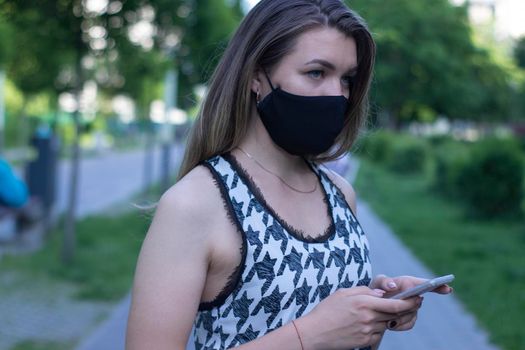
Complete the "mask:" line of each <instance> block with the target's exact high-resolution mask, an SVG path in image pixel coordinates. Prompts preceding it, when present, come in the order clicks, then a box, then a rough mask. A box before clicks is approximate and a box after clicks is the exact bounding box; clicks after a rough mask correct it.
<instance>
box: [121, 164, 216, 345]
mask: <svg viewBox="0 0 525 350" xmlns="http://www.w3.org/2000/svg"><path fill="white" fill-rule="evenodd" d="M202 171H207V170H205V169H204V170H203V169H201V170H199V171H197V176H196V177H197V179H193V180H190V181H187V180H186V181H185V180H182V181H181V182H179V184H177V185H176V186H174V187H172V188H171V189H170V190H169V191H168V192H166V193H165V194H164V196H163V197H162V198H161V200H160V202H159V204H158V207H157V210H156V213H155V216H154V219H153V222H152V224H151V227H150V229H149V231H148V233H147V236H146V239H145V240H144V243H143V246H142V249H141V252H140V256H139V259H138V263H137V269H136V273H135V281H134V287H133V298H132V306H131V310H130V316H129V321H128V330H127V336H126V349H128V350H136V349H156V350H162V349H166V350H167V349H170V350H171V349H185V346H186V342H187V339H188V337H189V334H190V331H191V328H192V323H193V321H194V319H195V315H196V312H197V309H198V306H199V303H200V298H201V295H202V291H203V288H204V285H205V281H206V274H207V271H208V263H209V259H208V257H209V251H210V249H209V244H210V233H211V232H212V230H211V227H210V225H213V219H212V217H213V215H211V213H210V212H209V211H210V210H213V207H212V203H210V202H211V201H210V199H209V193H210V191H207V190H211V191H217V189H216V188H215V187H214V185H213V183H212V182H211V181H209V179H208V178H199V176H201V177H206V174H200V175H199V174H198V172H202ZM194 177H195V176H194ZM210 186H211V187H210ZM207 187H210V188H207ZM219 205H220V202H219ZM218 208H220V207H218ZM215 210H217V208H215Z"/></svg>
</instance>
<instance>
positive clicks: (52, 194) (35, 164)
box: [26, 133, 59, 212]
mask: <svg viewBox="0 0 525 350" xmlns="http://www.w3.org/2000/svg"><path fill="white" fill-rule="evenodd" d="M31 146H32V147H33V148H34V150H35V151H36V154H37V156H36V158H35V159H34V160H32V161H30V162H29V163H28V164H27V168H26V182H27V187H28V189H29V194H30V195H31V196H35V197H38V198H39V199H40V201H41V203H42V205H43V206H44V208H45V210H46V211H47V212H51V210H52V208H53V204H54V203H55V199H56V191H57V164H58V151H59V144H58V138H57V137H55V136H54V135H53V134H52V133H48V134H42V133H37V134H35V135H34V136H33V137H32V138H31Z"/></svg>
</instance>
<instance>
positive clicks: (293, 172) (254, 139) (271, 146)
mask: <svg viewBox="0 0 525 350" xmlns="http://www.w3.org/2000/svg"><path fill="white" fill-rule="evenodd" d="M238 147H239V148H240V149H241V150H242V151H244V152H245V153H248V154H249V156H251V157H253V158H254V159H256V160H257V162H259V163H261V164H264V166H265V167H267V168H269V169H272V170H273V171H274V172H276V173H277V174H279V176H282V177H284V178H290V177H295V176H297V175H298V174H304V173H307V172H309V171H310V170H309V168H308V166H307V164H306V163H305V161H304V160H303V158H302V157H300V156H294V155H291V154H289V153H288V152H286V151H285V150H283V149H282V148H280V147H278V146H277V145H276V144H275V143H274V142H273V140H272V139H271V137H270V135H269V134H268V132H267V131H266V128H265V127H264V125H263V123H262V121H261V119H260V118H259V116H258V115H257V114H256V113H255V114H252V118H251V120H250V125H249V127H248V133H247V134H246V136H245V137H244V139H243V140H242V141H241V143H240V144H239V146H238Z"/></svg>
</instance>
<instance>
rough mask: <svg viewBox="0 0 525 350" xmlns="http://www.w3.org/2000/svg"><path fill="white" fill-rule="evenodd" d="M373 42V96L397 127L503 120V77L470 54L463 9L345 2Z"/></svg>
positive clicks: (378, 0)
mask: <svg viewBox="0 0 525 350" xmlns="http://www.w3.org/2000/svg"><path fill="white" fill-rule="evenodd" d="M347 3H348V4H349V6H351V7H352V8H354V9H356V10H357V11H358V12H359V13H360V14H361V15H362V16H363V17H364V18H365V19H366V20H367V22H368V24H369V26H370V28H371V31H372V33H373V34H374V38H375V40H376V42H377V49H378V51H377V65H376V75H375V77H376V78H375V81H376V84H375V86H374V88H375V91H374V93H373V96H374V97H375V99H376V101H375V102H376V103H377V104H378V105H379V106H381V108H382V109H383V110H384V111H385V112H386V113H387V114H388V115H390V116H391V117H392V118H393V120H394V121H395V122H396V124H397V125H399V124H401V123H402V122H408V121H414V120H417V121H432V120H433V119H434V118H435V117H436V116H437V115H440V114H442V115H446V116H448V117H450V118H460V119H487V118H488V119H505V118H506V117H507V114H508V102H509V95H510V94H509V89H510V88H509V74H508V73H507V72H506V70H505V69H504V68H502V67H501V66H500V65H498V64H497V63H495V62H494V60H493V59H492V58H491V57H490V54H489V52H487V51H486V50H482V49H479V48H477V47H476V46H475V45H474V43H473V41H472V35H471V29H470V25H469V21H468V15H467V11H466V8H464V7H456V6H453V5H452V4H451V3H450V2H449V1H448V0H435V1H425V0H391V1H388V2H385V1H383V0H352V1H347Z"/></svg>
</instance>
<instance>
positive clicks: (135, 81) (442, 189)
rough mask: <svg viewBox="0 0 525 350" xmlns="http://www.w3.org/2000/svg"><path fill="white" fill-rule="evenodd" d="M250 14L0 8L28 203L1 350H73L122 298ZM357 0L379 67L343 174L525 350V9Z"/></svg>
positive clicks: (229, 9)
mask: <svg viewBox="0 0 525 350" xmlns="http://www.w3.org/2000/svg"><path fill="white" fill-rule="evenodd" d="M257 2H258V1H256V0H250V1H242V0H55V1H51V0H39V1H29V0H12V1H9V0H0V172H5V173H6V174H7V175H10V176H11V177H12V178H14V179H17V181H19V182H20V181H22V182H23V185H24V186H25V187H26V188H27V191H28V195H27V196H24V195H22V197H21V198H22V202H20V203H17V204H14V205H10V203H9V202H8V201H6V200H4V199H3V198H1V197H0V203H1V204H0V349H9V350H13V349H15V350H21V349H29V350H35V349H59V350H60V349H75V348H78V347H79V346H82V344H85V342H86V339H88V338H89V337H90V335H92V334H94V333H96V332H97V330H99V329H100V326H101V325H103V324H105V321H107V320H108V318H111V317H112V315H113V313H112V310H114V308H115V307H118V306H119V305H121V301H122V300H123V299H125V298H128V297H129V290H130V286H131V283H132V277H133V271H134V267H135V263H136V258H137V255H138V251H139V249H140V245H141V243H142V239H143V238H144V235H145V232H146V230H147V227H148V225H149V222H150V220H151V216H152V210H147V209H148V207H151V205H152V204H154V203H155V202H156V201H157V200H158V199H159V197H160V195H161V194H162V193H163V191H164V190H166V189H167V188H168V187H169V186H171V185H172V184H173V183H174V181H175V177H176V173H177V167H178V164H179V163H180V161H181V157H182V152H183V150H184V143H185V137H186V135H187V131H188V129H189V127H190V126H191V123H192V121H193V120H194V119H195V116H196V114H197V111H198V108H199V104H200V101H201V100H202V98H203V96H204V95H205V93H206V81H207V79H208V78H209V77H210V75H211V73H212V72H213V69H214V67H215V64H216V62H217V61H218V59H219V58H220V56H221V53H222V51H223V49H224V48H225V46H226V45H227V42H228V39H229V37H230V35H231V34H232V32H233V31H234V30H235V28H236V27H237V25H238V24H239V23H240V21H241V20H242V18H243V16H244V14H245V13H246V12H247V11H248V10H249V9H250V8H251V7H253V6H254V5H255V4H256V3H257ZM346 2H347V4H348V5H349V6H350V7H351V8H353V9H355V10H357V11H358V12H359V13H360V14H361V15H362V16H363V17H364V18H365V19H366V21H367V22H368V24H369V26H370V28H371V31H372V32H373V34H374V37H375V40H376V42H377V46H378V56H377V64H376V71H375V78H374V82H373V87H372V94H371V110H370V118H369V122H368V124H367V128H366V130H364V131H363V133H362V137H361V138H360V140H359V141H358V143H357V145H356V147H355V150H354V151H353V152H352V154H351V155H349V156H348V157H346V158H345V159H342V160H341V161H340V162H338V164H336V165H335V168H337V169H338V170H339V171H341V172H342V173H343V175H345V176H348V177H349V179H350V180H351V181H353V182H354V186H355V188H356V191H357V193H358V195H359V197H360V200H362V201H363V203H364V202H366V203H368V205H370V207H371V208H372V210H373V211H374V212H375V213H377V214H378V217H380V220H383V221H384V222H386V224H387V225H388V226H389V227H391V228H392V231H393V232H395V234H396V236H397V237H398V238H399V239H400V240H401V241H402V242H403V244H404V245H405V246H406V247H407V248H408V249H409V250H411V251H412V252H414V254H415V255H416V258H417V259H418V261H421V262H422V263H424V264H425V265H426V266H427V267H428V268H429V269H430V271H432V273H433V274H436V275H437V274H447V273H450V272H454V273H455V274H456V281H455V282H454V287H455V289H456V296H457V297H458V298H459V300H460V301H461V303H462V304H463V305H464V307H465V309H466V310H467V312H468V313H471V314H472V315H474V317H475V319H476V324H478V325H479V327H480V328H481V329H483V331H484V332H487V334H488V338H489V340H490V342H491V343H492V344H494V345H495V346H498V347H499V348H501V349H525V331H523V326H522V325H523V323H524V322H525V316H524V315H523V311H524V310H525V292H524V291H525V258H524V257H523V251H525V217H524V213H525V198H524V192H525V183H524V180H523V179H524V174H525V163H524V158H525V15H524V14H525V2H524V1H523V0H471V1H469V0H450V1H447V0H389V1H383V0H381V1H380V0H351V1H346ZM11 172H12V174H11ZM2 176H3V175H2ZM2 176H0V180H1V181H0V193H2V192H6V193H8V194H9V193H11V194H12V193H14V189H10V188H9V187H7V186H8V182H2V181H4V180H3V178H2ZM10 191H11V192H10ZM144 209H146V210H144ZM365 229H366V227H365ZM392 254H395V252H394V253H392ZM394 257H395V255H394ZM377 272H380V271H377ZM98 348H101V347H98ZM107 348H108V349H111V348H114V349H117V347H111V346H108V347H107ZM412 348H413V347H412ZM449 348H450V349H456V348H457V349H467V348H468V347H454V346H451V347H449ZM83 349H86V347H84V348H83ZM472 349H474V348H473V347H472Z"/></svg>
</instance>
